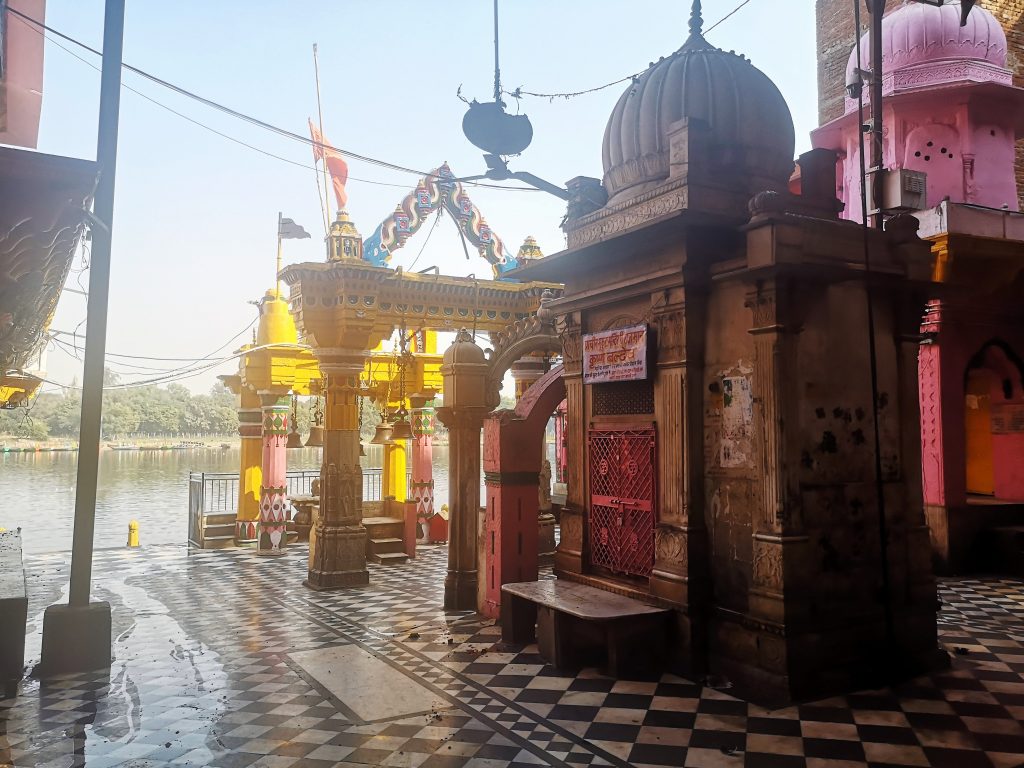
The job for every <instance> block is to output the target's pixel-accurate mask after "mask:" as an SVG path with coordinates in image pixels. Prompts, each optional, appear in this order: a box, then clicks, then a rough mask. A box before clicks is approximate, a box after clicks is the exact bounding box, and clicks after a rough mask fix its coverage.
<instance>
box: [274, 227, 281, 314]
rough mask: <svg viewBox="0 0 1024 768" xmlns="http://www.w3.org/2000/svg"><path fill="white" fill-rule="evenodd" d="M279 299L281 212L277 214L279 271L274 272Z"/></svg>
mask: <svg viewBox="0 0 1024 768" xmlns="http://www.w3.org/2000/svg"><path fill="white" fill-rule="evenodd" d="M274 282H275V284H276V285H277V298H279V299H280V298H281V212H280V211H278V212H277V270H276V271H275V272H274Z"/></svg>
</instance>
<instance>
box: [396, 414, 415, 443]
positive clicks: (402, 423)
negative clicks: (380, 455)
mask: <svg viewBox="0 0 1024 768" xmlns="http://www.w3.org/2000/svg"><path fill="white" fill-rule="evenodd" d="M412 438H413V434H412V427H411V426H410V424H409V420H408V419H401V420H399V421H396V422H395V426H394V428H393V429H392V430H391V440H392V442H394V441H396V440H412Z"/></svg>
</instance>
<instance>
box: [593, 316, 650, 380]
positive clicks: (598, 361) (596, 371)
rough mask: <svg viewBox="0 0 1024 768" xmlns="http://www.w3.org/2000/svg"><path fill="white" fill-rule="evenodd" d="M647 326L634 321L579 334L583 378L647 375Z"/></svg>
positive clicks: (637, 378)
mask: <svg viewBox="0 0 1024 768" xmlns="http://www.w3.org/2000/svg"><path fill="white" fill-rule="evenodd" d="M647 336H648V334H647V326H646V325H635V326H633V327H631V328H618V329H616V330H614V331H603V332H602V333H588V334H586V335H584V337H583V381H584V382H585V383H587V384H600V383H601V382H606V381H637V380H640V379H646V378H647Z"/></svg>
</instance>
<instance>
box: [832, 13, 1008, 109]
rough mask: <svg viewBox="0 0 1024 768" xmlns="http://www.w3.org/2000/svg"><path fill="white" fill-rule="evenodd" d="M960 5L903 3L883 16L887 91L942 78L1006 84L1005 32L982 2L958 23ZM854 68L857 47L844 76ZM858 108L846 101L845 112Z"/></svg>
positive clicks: (866, 64) (864, 47)
mask: <svg viewBox="0 0 1024 768" xmlns="http://www.w3.org/2000/svg"><path fill="white" fill-rule="evenodd" d="M960 11H961V8H960V3H959V2H953V3H949V2H947V3H946V4H945V5H942V6H933V5H926V4H924V3H911V2H907V3H904V4H903V5H901V6H900V7H899V8H897V9H896V10H894V11H892V12H891V13H889V14H888V15H887V16H886V17H885V18H884V19H883V20H882V73H883V76H884V77H885V83H884V89H885V92H886V93H887V94H888V93H892V92H893V91H894V90H902V89H906V88H911V87H919V86H922V85H929V86H932V85H939V84H941V83H943V82H954V81H958V80H971V81H974V82H996V83H1001V84H1004V85H1009V84H1010V82H1011V75H1010V72H1009V71H1008V70H1007V69H1006V55H1007V42H1006V32H1005V31H1004V30H1003V27H1002V25H1001V24H1000V23H999V20H998V19H996V17H995V16H993V15H992V13H991V12H989V11H987V10H985V8H983V7H982V6H981V5H980V4H979V5H975V6H974V8H973V9H972V10H971V12H970V14H969V15H968V16H967V24H966V25H965V26H962V27H961V26H960ZM860 49H861V61H862V67H863V68H864V69H870V68H871V50H870V48H869V45H868V36H867V35H864V36H863V37H862V38H861V40H860ZM856 67H857V49H856V47H854V49H853V50H852V51H851V52H850V58H849V61H848V62H847V64H846V74H847V77H846V80H847V82H849V81H850V77H851V76H852V74H853V72H854V70H855V69H856ZM853 109H856V102H855V101H853V100H852V99H847V103H846V111H847V113H849V112H850V111H852V110H853Z"/></svg>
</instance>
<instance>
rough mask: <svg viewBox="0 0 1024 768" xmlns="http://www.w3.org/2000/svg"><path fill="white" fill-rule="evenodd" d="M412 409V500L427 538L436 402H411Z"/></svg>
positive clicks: (432, 497)
mask: <svg viewBox="0 0 1024 768" xmlns="http://www.w3.org/2000/svg"><path fill="white" fill-rule="evenodd" d="M410 405H412V409H411V411H410V415H409V418H410V419H411V420H412V433H413V439H412V481H411V483H410V489H409V490H410V495H409V500H410V501H412V502H414V503H415V504H416V522H417V523H418V525H419V529H420V531H422V535H420V536H418V537H417V538H419V539H426V538H427V528H428V524H429V520H430V518H431V517H433V516H434V466H433V460H434V448H433V438H434V418H435V416H434V401H433V400H426V401H422V402H410Z"/></svg>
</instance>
